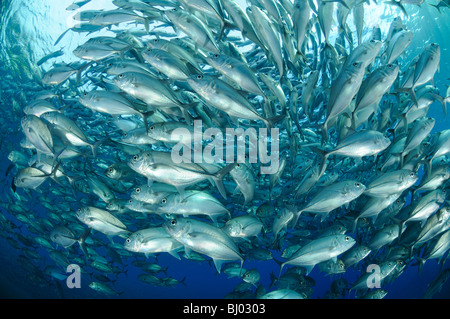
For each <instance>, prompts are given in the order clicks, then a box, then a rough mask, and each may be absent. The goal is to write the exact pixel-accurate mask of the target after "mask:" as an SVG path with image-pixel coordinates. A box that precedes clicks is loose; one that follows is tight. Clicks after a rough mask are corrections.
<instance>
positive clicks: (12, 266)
mask: <svg viewBox="0 0 450 319" xmlns="http://www.w3.org/2000/svg"><path fill="white" fill-rule="evenodd" d="M426 2H428V0H427V1H426ZM429 2H430V3H435V2H434V1H433V0H430V1H429ZM0 3H1V5H2V7H1V8H0V41H1V47H0V72H1V76H0V79H1V81H0V93H1V96H0V107H1V110H2V116H0V124H1V133H0V137H1V140H0V180H1V184H0V192H1V194H0V201H1V202H2V204H3V205H1V206H2V207H0V212H1V214H3V215H4V216H5V217H6V219H7V220H9V221H10V222H11V224H10V225H11V226H12V227H11V228H9V227H5V224H4V223H2V224H1V228H0V265H1V268H0V269H1V271H0V297H2V298H70V299H72V298H74V299H76V298H105V297H106V298H116V297H108V296H105V295H102V294H99V293H98V292H96V291H94V290H92V289H91V288H89V284H90V283H91V282H92V281H94V279H93V277H92V276H91V274H92V273H94V272H95V271H94V270H92V268H87V269H86V271H87V272H88V273H87V274H81V288H73V289H69V288H68V287H67V286H66V283H65V281H64V280H63V281H60V282H59V283H56V280H55V279H52V278H51V277H49V276H48V275H45V274H44V275H42V277H41V280H36V279H33V278H32V277H30V274H32V272H30V271H29V268H27V267H26V266H24V264H23V263H22V262H20V260H21V258H23V257H20V256H23V254H24V249H31V250H33V251H35V252H37V253H38V255H39V258H37V259H34V258H32V257H26V258H27V260H28V262H30V263H31V264H33V265H34V266H35V269H38V270H39V271H41V272H42V273H43V271H44V269H45V267H46V266H49V265H54V264H55V263H54V261H53V260H52V259H51V258H50V257H49V255H48V251H47V249H45V248H43V247H39V245H36V244H34V245H33V247H26V245H24V243H23V242H21V241H20V240H19V239H18V234H21V235H23V236H24V237H26V238H29V239H32V238H33V237H34V236H35V235H36V233H35V232H30V231H28V230H27V226H26V225H25V224H24V223H22V222H21V221H20V220H18V219H17V218H16V216H15V214H12V213H11V212H9V211H8V208H7V207H8V206H7V204H8V203H12V202H13V201H15V200H17V199H15V197H13V196H12V190H11V180H12V176H13V175H14V174H15V173H16V172H17V169H13V170H12V171H11V172H10V173H9V174H8V175H7V176H5V173H6V170H7V168H8V166H9V165H10V161H9V160H8V159H7V155H8V154H9V152H10V151H12V150H16V149H20V146H19V143H20V141H21V140H22V138H23V133H22V132H21V129H20V119H21V117H22V116H23V114H22V113H21V112H20V110H18V111H17V110H14V109H13V105H12V101H13V100H15V101H22V100H23V99H27V97H28V95H29V94H28V93H29V92H30V91H29V90H30V89H31V90H33V89H34V88H36V86H35V85H34V84H33V83H34V81H35V80H36V77H39V75H41V74H42V70H41V69H40V68H39V67H38V66H36V62H37V61H38V60H39V59H40V58H41V57H43V56H44V55H46V54H48V53H50V52H53V51H56V50H58V49H60V48H63V49H64V52H65V53H66V54H65V55H64V56H61V57H58V58H56V59H53V60H51V61H50V62H46V63H45V64H43V65H42V68H44V70H48V69H49V68H50V67H51V65H52V63H54V62H55V63H61V62H66V63H68V62H71V61H75V60H76V58H75V56H73V55H72V54H71V52H72V51H73V49H75V48H76V47H77V46H78V45H80V44H82V43H83V42H85V41H86V40H87V38H86V36H85V34H76V33H73V32H69V33H67V35H66V36H65V37H64V38H63V40H62V41H61V42H60V43H59V44H58V46H56V47H55V46H54V45H53V44H54V42H55V40H56V39H57V38H58V37H59V35H60V34H61V33H62V32H64V31H65V30H66V29H67V27H68V26H70V21H69V18H68V17H69V13H68V12H66V11H65V10H64V9H65V8H66V7H67V6H68V5H69V4H71V1H68V0H64V1H51V0H28V1H27V0H7V1H2V2H0ZM240 3H241V5H244V3H243V2H240ZM365 6H366V10H367V11H366V21H365V31H364V34H365V35H367V34H368V33H370V30H371V29H370V28H369V26H370V27H371V26H373V25H375V24H376V23H378V24H379V25H380V27H381V28H382V32H383V36H384V35H385V34H386V32H387V29H388V27H389V24H390V22H391V21H392V19H393V17H395V16H401V17H402V19H403V23H404V25H406V26H407V27H408V29H409V30H412V31H413V32H414V37H413V41H412V43H411V45H410V46H409V48H408V49H407V51H406V52H405V55H404V56H403V57H402V58H401V61H402V62H403V63H406V62H407V61H410V60H411V59H412V57H414V56H416V55H418V54H420V52H421V51H422V50H423V48H424V47H425V46H426V45H427V44H429V43H432V42H436V43H438V44H439V45H440V47H441V62H440V69H439V71H438V72H437V73H436V75H435V77H434V85H435V86H436V87H437V88H438V89H439V90H440V94H441V95H442V96H444V95H445V92H446V90H447V87H448V85H449V84H450V81H449V74H450V41H449V40H448V35H449V34H450V9H448V8H443V9H441V11H442V13H441V14H440V13H438V11H437V10H436V9H435V8H433V7H431V6H430V5H428V4H427V3H424V4H422V5H421V7H418V6H415V5H410V4H405V8H406V10H407V11H408V13H409V15H408V16H405V15H404V14H403V13H402V12H401V11H400V10H399V9H398V8H396V7H394V6H388V5H385V4H382V3H381V2H380V3H379V4H378V5H375V4H374V3H372V2H371V4H370V6H369V5H365ZM113 7H114V6H112V4H111V3H110V1H106V0H105V1H96V0H92V3H90V4H89V5H88V6H86V9H88V8H105V9H111V8H113ZM351 21H352V17H351V16H350V17H349V24H351ZM335 29H336V27H334V29H333V31H334V32H335V31H336V30H335ZM105 34H108V35H111V33H108V32H106V31H105ZM382 38H383V37H382ZM403 65H405V64H403ZM428 116H431V117H433V118H435V119H436V124H435V126H434V129H433V133H434V132H438V131H442V130H444V129H449V128H450V120H449V118H448V117H447V118H445V117H444V115H443V112H442V109H441V106H440V105H439V103H438V102H435V103H433V104H432V105H431V107H430V111H429V113H428ZM52 185H53V184H52V182H50V181H46V182H44V184H42V185H41V186H40V188H39V191H40V192H41V194H39V193H37V192H27V193H25V192H24V191H23V190H20V189H18V190H17V192H18V193H19V194H21V195H22V196H25V197H26V198H28V201H27V202H25V203H23V204H22V205H23V206H24V207H26V208H27V209H28V210H29V212H30V213H31V215H33V216H34V218H35V220H36V221H38V220H39V221H41V222H42V220H43V219H47V218H48V216H47V212H46V209H45V207H43V206H42V205H41V204H40V203H39V196H43V195H45V194H46V189H49V188H51V187H52ZM48 196H49V198H50V199H51V200H52V201H54V203H58V202H61V201H65V199H64V198H61V197H57V196H55V195H48ZM77 196H78V197H76V198H77V199H80V198H83V196H80V195H79V194H78V195H77ZM447 199H448V197H447ZM77 204H78V203H77V202H70V203H69V205H70V207H71V210H72V212H73V211H75V210H76V209H78V208H79V207H78V205H77ZM41 235H42V236H46V235H48V233H47V234H46V233H45V232H44V233H43V234H41ZM97 236H98V237H99V238H101V239H102V240H103V242H104V243H107V242H108V239H106V237H104V236H102V235H101V234H97ZM115 242H119V243H123V239H121V238H118V237H116V238H115ZM75 251H76V252H77V254H78V255H79V254H80V250H79V249H78V247H76V248H75ZM98 251H99V252H104V250H101V249H98ZM273 255H274V257H275V258H278V259H280V252H277V251H273ZM105 256H106V254H105ZM140 259H142V258H140ZM133 260H135V257H129V258H123V265H119V264H117V263H115V264H114V265H116V266H118V267H119V268H121V269H122V268H123V271H122V272H120V273H119V274H118V275H117V276H115V275H112V276H109V278H110V279H112V280H114V283H113V285H111V286H112V287H113V288H114V290H115V291H117V292H122V294H121V295H120V297H118V298H180V299H186V298H218V299H222V298H224V297H226V295H227V294H228V293H231V292H232V291H233V289H234V288H235V287H236V286H237V285H238V284H239V283H241V282H242V279H241V278H230V279H228V278H227V276H226V275H225V274H217V271H216V269H215V267H214V265H213V264H212V262H211V263H209V262H194V261H190V260H187V259H184V258H181V260H176V259H174V257H172V256H170V255H168V254H160V255H158V257H157V262H158V264H159V265H161V266H162V267H168V271H167V275H168V276H171V277H174V278H175V279H178V280H180V281H181V280H183V279H184V284H183V283H181V284H178V285H176V286H175V287H155V286H151V285H149V284H146V283H143V282H141V281H139V280H138V279H137V277H138V275H139V274H141V273H143V272H142V271H141V270H140V269H139V268H138V267H135V266H133V265H132V264H131V262H132V261H133ZM149 261H151V262H156V259H155V258H154V257H150V259H149ZM412 264H413V262H411V263H410V264H409V265H408V267H407V268H406V270H405V271H404V272H403V273H402V274H401V276H400V277H398V278H397V279H396V280H395V281H393V282H391V283H388V284H386V285H383V286H382V288H383V289H385V290H386V291H387V292H388V294H387V295H386V297H385V298H393V299H395V298H422V297H423V294H424V292H425V290H426V288H427V285H428V284H429V283H430V282H431V281H432V280H434V279H435V278H436V276H437V274H438V272H439V269H440V268H441V265H439V264H438V263H437V261H436V260H429V261H427V262H426V264H425V266H424V268H423V271H422V272H421V273H419V271H418V267H417V266H414V265H412ZM449 266H450V262H449V261H448V260H447V261H446V262H445V265H444V266H443V267H442V268H443V269H445V268H448V267H449ZM244 268H245V269H252V268H257V269H258V271H259V273H260V274H261V280H260V284H262V285H263V286H264V287H265V288H266V290H267V291H269V286H270V284H271V280H270V274H271V273H274V274H276V275H278V273H279V265H278V264H277V263H276V262H275V261H273V260H269V261H251V260H246V261H245V262H244ZM62 271H64V270H62ZM360 274H361V272H359V271H356V270H354V269H349V270H348V271H347V272H346V273H345V274H344V275H342V276H341V275H334V276H326V275H325V273H323V272H321V271H320V270H319V268H318V267H315V268H314V270H313V271H312V272H311V273H310V274H309V276H310V277H312V278H314V280H315V286H314V287H313V293H312V295H311V298H323V297H324V296H325V293H326V292H327V290H329V288H330V285H331V283H332V281H333V280H335V279H337V278H340V277H343V278H345V279H347V280H348V282H349V283H353V282H354V281H356V279H358V277H359V276H360ZM42 278H43V280H42ZM57 287H60V288H59V289H58V288H57ZM353 297H354V293H350V294H348V295H346V298H353ZM434 298H450V282H447V283H446V284H445V285H444V287H443V288H442V290H441V292H440V293H438V294H435V295H434Z"/></svg>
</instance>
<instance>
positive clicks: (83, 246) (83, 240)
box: [78, 227, 92, 257]
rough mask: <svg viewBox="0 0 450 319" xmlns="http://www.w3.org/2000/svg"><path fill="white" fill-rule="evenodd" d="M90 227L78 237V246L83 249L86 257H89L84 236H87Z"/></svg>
mask: <svg viewBox="0 0 450 319" xmlns="http://www.w3.org/2000/svg"><path fill="white" fill-rule="evenodd" d="M91 229H92V228H90V227H89V228H88V229H86V230H85V231H84V233H83V234H82V235H81V236H80V238H79V239H78V244H80V248H81V250H82V251H83V253H84V255H85V256H86V257H89V254H88V251H87V249H86V244H85V243H86V238H87V237H88V236H89V234H90V233H91Z"/></svg>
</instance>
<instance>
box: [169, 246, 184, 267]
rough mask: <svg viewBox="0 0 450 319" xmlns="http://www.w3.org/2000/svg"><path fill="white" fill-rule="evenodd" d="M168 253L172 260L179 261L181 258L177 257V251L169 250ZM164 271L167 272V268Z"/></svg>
mask: <svg viewBox="0 0 450 319" xmlns="http://www.w3.org/2000/svg"><path fill="white" fill-rule="evenodd" d="M168 253H169V254H170V255H171V256H173V257H174V258H176V259H178V260H181V257H180V255H178V253H177V251H176V250H175V249H174V250H171V251H168ZM166 271H167V268H166Z"/></svg>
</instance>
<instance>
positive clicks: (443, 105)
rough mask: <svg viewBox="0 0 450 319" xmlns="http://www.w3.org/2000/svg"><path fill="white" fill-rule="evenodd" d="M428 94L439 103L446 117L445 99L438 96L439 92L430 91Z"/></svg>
mask: <svg viewBox="0 0 450 319" xmlns="http://www.w3.org/2000/svg"><path fill="white" fill-rule="evenodd" d="M430 95H431V96H432V97H434V98H435V99H436V100H438V101H439V102H440V103H441V105H442V110H443V111H444V115H445V117H447V103H446V102H447V101H446V99H445V98H443V97H442V96H440V95H439V94H435V93H430Z"/></svg>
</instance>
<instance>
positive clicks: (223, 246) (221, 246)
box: [163, 218, 244, 273]
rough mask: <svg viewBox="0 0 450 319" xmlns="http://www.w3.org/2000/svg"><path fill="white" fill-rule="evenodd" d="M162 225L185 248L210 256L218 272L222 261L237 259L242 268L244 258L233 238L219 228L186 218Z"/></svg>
mask: <svg viewBox="0 0 450 319" xmlns="http://www.w3.org/2000/svg"><path fill="white" fill-rule="evenodd" d="M163 227H164V229H165V230H166V231H167V232H168V233H169V235H170V236H171V237H172V238H174V239H175V240H177V241H178V242H180V243H182V244H183V245H184V247H185V248H186V249H188V250H193V251H196V252H199V253H203V254H205V255H207V256H209V257H211V258H212V259H213V262H214V265H215V266H216V269H217V272H218V273H220V270H221V265H222V263H223V262H227V261H234V260H239V261H240V262H241V268H242V264H243V262H244V258H243V257H242V256H241V255H240V253H239V249H238V247H237V246H236V244H235V243H234V242H233V240H232V239H231V238H230V237H229V236H228V235H227V234H226V233H225V232H224V231H222V230H221V229H219V228H217V227H215V226H212V225H210V224H208V223H205V222H201V221H198V220H193V219H188V218H185V219H181V218H178V219H172V220H169V221H167V222H166V223H165V224H164V225H163Z"/></svg>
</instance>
